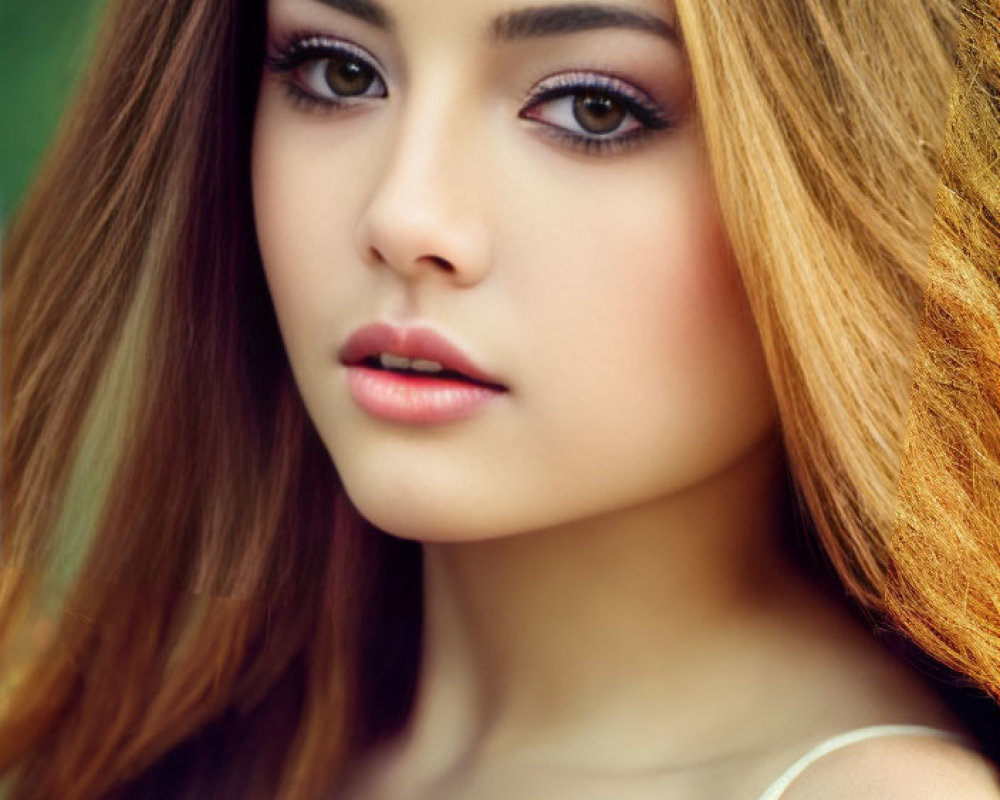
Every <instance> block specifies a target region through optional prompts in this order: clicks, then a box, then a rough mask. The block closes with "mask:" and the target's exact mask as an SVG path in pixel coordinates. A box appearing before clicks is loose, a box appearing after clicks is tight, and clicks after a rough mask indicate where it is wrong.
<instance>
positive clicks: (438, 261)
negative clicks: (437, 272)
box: [427, 256, 455, 272]
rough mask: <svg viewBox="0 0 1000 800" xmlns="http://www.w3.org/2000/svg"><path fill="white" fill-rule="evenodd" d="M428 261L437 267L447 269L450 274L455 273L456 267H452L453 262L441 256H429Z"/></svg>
mask: <svg viewBox="0 0 1000 800" xmlns="http://www.w3.org/2000/svg"><path fill="white" fill-rule="evenodd" d="M427 259H428V260H429V261H431V262H433V263H434V265H435V266H438V267H441V268H442V269H445V270H447V271H448V272H454V271H455V267H453V266H452V265H451V262H450V261H448V260H446V259H444V258H441V256H427Z"/></svg>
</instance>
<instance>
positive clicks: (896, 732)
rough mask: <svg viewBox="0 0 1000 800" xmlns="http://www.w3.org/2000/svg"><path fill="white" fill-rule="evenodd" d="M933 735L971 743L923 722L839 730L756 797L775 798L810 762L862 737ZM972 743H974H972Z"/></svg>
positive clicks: (961, 742) (859, 740)
mask: <svg viewBox="0 0 1000 800" xmlns="http://www.w3.org/2000/svg"><path fill="white" fill-rule="evenodd" d="M914 735H917V736H936V737H938V738H940V739H951V740H952V741H955V742H958V743H960V744H965V745H967V746H970V745H972V743H971V742H969V740H968V739H966V738H965V737H963V736H959V735H958V734H955V733H951V732H950V731H943V730H940V729H938V728H931V727H928V726H926V725H875V726H872V727H870V728H858V729H857V730H853V731H848V732H847V733H841V734H839V735H837V736H833V737H831V738H829V739H827V740H826V741H825V742H821V743H820V744H818V745H816V747H814V748H813V749H812V750H810V751H809V752H808V753H806V754H805V755H804V756H802V758H800V759H799V760H798V761H796V762H795V763H794V764H792V766H790V767H789V768H788V769H787V770H785V772H784V773H782V775H781V777H779V778H778V780H776V781H775V782H774V783H772V784H771V785H770V786H769V787H768V788H767V791H766V792H764V794H762V795H761V796H760V800H778V798H780V797H781V795H782V794H784V792H785V789H787V788H788V786H789V784H791V782H792V781H793V780H795V779H796V778H797V777H799V775H801V774H802V772H803V770H805V769H806V767H808V766H809V765H810V764H812V763H813V762H814V761H817V760H818V759H820V758H822V757H823V756H825V755H827V754H828V753H832V752H833V751H834V750H839V749H840V748H842V747H847V746H848V745H851V744H854V743H855V742H863V741H864V740H865V739H874V738H876V737H878V736H914ZM973 746H974V745H973Z"/></svg>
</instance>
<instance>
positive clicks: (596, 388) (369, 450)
mask: <svg viewBox="0 0 1000 800" xmlns="http://www.w3.org/2000/svg"><path fill="white" fill-rule="evenodd" d="M557 5H558V4H557V3H555V2H551V0H546V1H545V2H540V3H538V4H536V5H534V6H533V8H547V9H550V10H551V9H553V8H555V7H556V6H557ZM361 7H362V4H359V3H351V4H349V5H345V4H343V3H337V2H333V0H331V1H330V2H321V0H271V2H270V3H269V6H268V16H269V32H268V38H269V44H268V48H269V55H270V56H271V58H272V59H274V58H278V57H279V52H280V50H281V49H282V48H285V49H286V50H287V48H288V46H289V44H293V43H295V42H299V43H300V44H299V47H300V48H301V47H302V46H303V45H302V42H306V43H307V44H308V46H309V47H311V48H313V51H315V50H316V49H317V48H320V50H321V52H313V51H311V52H310V54H309V58H308V59H307V60H305V61H304V62H303V63H300V64H297V65H296V66H294V68H293V67H292V66H291V65H290V64H288V63H284V65H283V67H282V68H281V69H279V70H275V69H271V68H265V70H264V74H263V76H262V82H261V90H260V103H259V108H258V116H257V121H256V128H255V131H254V151H253V185H254V206H255V213H256V221H257V230H258V237H259V242H260V247H261V254H262V257H263V261H264V265H265V270H266V273H267V279H268V282H269V286H270V289H271V293H272V298H273V301H274V305H275V309H276V312H277V316H278V321H279V324H280V327H281V332H282V336H283V339H284V342H285V346H286V349H287V352H288V356H289V359H290V362H291V365H292V369H293V371H294V374H295V377H296V381H297V383H298V386H299V389H300V392H301V394H302V398H303V400H304V402H305V405H306V407H307V409H308V411H309V414H310V416H311V418H312V420H313V422H314V424H315V426H316V428H317V430H318V432H319V435H320V436H321V438H322V440H323V442H324V443H325V445H326V447H327V448H328V450H329V452H330V455H331V457H332V459H333V461H334V463H335V465H336V467H337V470H338V472H339V474H340V475H341V477H342V479H343V481H344V484H345V487H346V488H347V491H348V493H349V495H350V497H351V499H352V500H353V502H354V503H355V504H356V506H357V507H358V509H359V510H360V512H361V513H362V514H364V515H365V516H366V517H367V518H368V519H369V520H371V521H372V522H373V523H374V524H376V525H378V526H379V527H381V528H382V529H384V530H385V531H387V532H389V533H391V534H393V535H396V536H400V537H405V538H409V539H414V540H418V541H421V542H423V543H424V552H425V592H426V597H425V599H426V616H425V648H424V658H423V661H422V667H421V674H420V679H419V686H418V695H417V702H416V707H415V709H414V713H413V715H412V718H411V720H410V724H409V725H408V727H407V728H406V730H405V731H404V732H403V733H402V734H401V735H400V736H399V737H398V738H397V739H396V740H394V741H393V742H391V743H390V744H389V745H388V746H387V747H385V748H383V749H381V750H379V751H378V752H376V753H374V754H373V755H372V757H371V759H370V760H369V762H368V764H367V765H364V766H363V767H361V768H359V770H358V773H357V775H356V779H355V781H354V783H353V785H352V790H351V795H350V796H351V797H352V798H355V800H361V799H362V798H389V797H391V798H393V799H394V800H406V799H407V798H420V797H426V798H437V799H440V800H445V799H446V798H452V797H454V798H464V799H465V800H469V799H470V798H471V799H479V798H493V797H497V798H500V797H502V798H509V797H513V796H517V797H523V798H534V797H538V798H542V797H546V798H551V797H555V796H558V797H570V796H572V797H577V798H611V797H614V798H620V797H622V796H623V794H622V792H623V791H627V793H628V794H627V796H628V797H630V798H631V797H634V798H645V797H658V798H678V800H682V799H686V798H708V797H712V798H727V797H732V798H744V797H745V798H750V800H752V798H754V797H756V796H757V795H758V794H759V793H760V792H761V791H763V789H764V788H765V787H766V786H767V784H768V783H769V782H770V781H771V780H772V779H773V778H774V777H776V775H777V774H778V773H780V772H781V771H782V770H783V769H784V767H785V766H787V765H788V763H790V762H791V761H792V760H794V758H796V757H797V756H798V755H800V754H801V753H802V752H803V751H804V749H806V748H807V747H808V745H810V744H814V743H816V742H817V741H819V740H820V739H822V738H824V737H825V736H829V735H832V734H834V733H838V732H840V731H842V730H845V729H847V728H851V727H856V726H861V725H869V724H879V723H896V722H914V723H924V724H931V725H940V726H944V727H955V723H954V722H953V721H952V720H951V719H950V718H949V717H948V715H947V713H946V712H945V711H944V710H943V709H942V708H941V707H940V706H939V704H938V702H937V700H936V698H934V697H933V696H932V695H930V694H929V693H928V692H927V690H926V689H924V687H922V686H921V685H920V684H919V683H918V682H917V681H916V680H915V679H914V678H912V677H911V676H910V675H909V673H908V672H906V671H905V670H904V669H903V668H901V667H900V666H899V665H898V664H896V663H895V662H894V661H892V660H891V659H889V658H888V657H887V656H885V655H884V654H883V653H882V652H881V650H880V649H879V647H878V646H877V645H876V644H875V643H874V642H872V641H871V640H870V639H869V637H868V635H867V634H866V633H865V632H864V631H861V630H859V629H858V628H857V627H856V626H855V624H854V623H853V622H851V621H850V619H849V618H848V616H847V615H846V614H845V613H844V612H843V611H842V610H841V609H839V608H838V607H837V606H836V605H835V604H833V603H831V602H830V601H828V600H827V599H826V598H825V597H824V596H823V595H821V594H820V592H819V591H818V590H817V589H816V588H815V587H814V586H813V585H812V584H811V583H810V582H809V581H807V580H805V579H803V578H802V577H801V576H799V575H798V574H797V573H796V572H795V570H794V569H793V568H792V567H791V566H790V565H789V564H788V563H786V561H785V559H784V557H783V555H782V553H781V550H780V548H779V546H778V533H779V531H780V529H781V526H782V525H783V524H784V520H783V518H782V515H781V508H782V505H781V502H780V501H781V494H780V492H781V471H782V467H783V462H782V453H781V449H780V445H779V443H778V442H779V438H778V430H777V414H776V410H775V400H774V397H773V393H772V390H771V386H770V382H769V379H768V374H767V370H766V367H765V364H764V360H763V357H762V354H761V348H760V343H759V340H758V336H757V332H756V328H755V326H754V322H753V319H752V316H751V314H750V312H749V309H748V306H747V302H746V298H745V295H744V293H743V289H742V286H741V283H740V279H739V275H738V272H737V269H736V265H735V264H734V262H733V258H732V256H731V254H730V252H729V249H728V246H727V242H726V236H725V231H724V229H723V226H722V224H721V220H720V216H719V211H718V205H717V197H716V194H715V189H714V186H713V184H712V180H711V176H710V172H709V168H708V162H707V157H706V154H705V151H704V147H703V143H702V138H701V132H700V125H699V120H698V117H697V112H696V106H695V103H694V96H693V89H692V85H691V78H690V74H689V70H688V65H687V62H686V58H685V54H684V49H683V45H682V44H681V43H680V41H679V39H678V38H676V37H674V36H671V35H669V33H665V31H667V30H668V29H669V27H670V25H672V11H673V9H672V8H670V7H669V6H667V5H666V4H664V3H661V2H653V0H629V2H628V3H626V4H624V5H622V6H619V7H620V8H626V9H628V10H630V11H633V12H636V13H638V14H642V15H644V19H647V20H648V19H653V18H655V19H658V20H660V21H661V24H660V25H659V26H658V27H659V32H657V31H655V30H650V29H649V28H650V26H648V25H647V26H645V29H643V28H641V27H637V26H630V27H600V28H592V29H589V30H585V31H575V32H562V33H558V34H553V33H551V32H550V33H548V34H546V35H539V36H532V37H526V38H517V39H516V40H503V41H496V37H491V36H490V35H489V33H490V31H491V30H496V27H497V25H496V21H497V20H498V19H500V18H502V17H503V15H505V14H508V13H509V12H511V11H514V10H516V8H518V7H515V6H513V5H511V4H510V0H406V1H405V2H404V1H403V0H383V3H382V4H381V5H380V6H379V9H380V10H381V12H383V13H381V14H375V15H373V14H368V15H363V14H362V15H359V13H352V9H353V11H354V12H357V11H358V9H359V8H361ZM362 17H365V18H362ZM317 43H319V44H317ZM345 43H346V44H345ZM331 48H333V50H334V52H330V49H331ZM338 49H339V51H341V54H340V55H338V54H337V50H338ZM345 50H346V54H344V53H343V51H345ZM331 58H332V59H340V61H339V62H337V63H334V64H333V65H332V68H330V69H328V67H331V62H330V61H328V60H324V59H331ZM286 62H287V59H286ZM330 76H332V78H331V77H330ZM331 80H332V82H331ZM594 80H598V81H601V82H602V84H601V88H599V89H596V90H595V89H593V88H591V89H587V88H586V87H583V88H580V87H579V84H581V83H582V84H587V83H589V82H593V81H594ZM568 84H573V85H574V88H566V87H567V85H568ZM553 85H558V86H560V87H561V88H562V89H565V91H564V93H563V96H560V97H552V96H549V98H548V99H547V100H545V102H544V103H535V102H533V101H532V100H531V98H532V97H535V96H536V95H535V94H534V93H535V91H536V90H537V89H542V88H546V87H551V86H553ZM337 90H339V91H341V92H342V93H343V92H344V91H347V92H350V93H352V94H350V96H346V97H343V98H342V102H343V103H344V105H340V106H338V107H333V108H331V107H328V106H324V105H323V104H322V100H323V99H324V98H329V97H331V96H334V95H333V92H334V91H337ZM609 91H610V92H612V94H611V95H610V96H609ZM588 92H590V93H591V94H592V96H591V99H590V100H589V101H587V102H585V103H584V104H583V105H584V109H583V112H582V113H578V112H579V108H580V103H579V102H577V104H576V108H577V112H574V101H581V100H582V98H581V95H583V96H586V95H587V93H588ZM621 92H624V93H625V94H626V95H627V96H630V97H638V98H641V99H642V103H643V104H644V105H645V106H646V107H647V109H651V111H650V113H652V114H653V116H654V117H657V118H660V119H661V121H668V122H669V124H667V125H666V126H665V127H662V128H660V129H649V130H648V135H646V136H644V137H642V138H641V139H634V140H632V141H631V142H630V143H629V144H627V145H626V146H623V147H620V148H618V149H615V150H611V151H598V150H595V149H594V148H595V145H594V144H593V143H591V144H590V145H588V146H573V145H572V144H571V141H578V140H579V138H580V137H583V138H587V139H591V140H594V139H597V140H600V139H616V140H618V139H621V140H624V139H625V138H626V137H628V136H630V135H631V134H632V133H633V132H634V131H637V130H640V129H644V128H646V127H647V126H646V125H645V124H644V122H643V121H642V120H640V118H639V117H640V116H642V118H643V119H645V120H646V121H647V122H648V121H649V119H650V118H651V117H649V116H648V115H645V114H639V113H632V111H630V110H629V106H627V105H622V101H621V99H620V98H619V97H616V96H615V95H616V94H618V93H621ZM303 93H305V95H306V99H305V100H304V99H303ZM595 93H596V95H597V96H596V97H595V96H594V94H595ZM317 101H320V102H317ZM588 103H589V105H588ZM588 109H589V110H590V111H594V110H595V109H596V111H595V113H594V114H590V115H588ZM602 111H603V116H602V114H601V112H602ZM595 119H596V121H597V123H599V124H598V125H597V128H598V129H600V123H602V122H603V123H607V121H608V120H609V119H610V120H611V121H612V122H614V121H616V120H617V121H618V123H619V124H618V127H614V128H612V127H610V126H609V127H608V128H607V129H606V130H609V132H607V133H600V134H595V133H594V129H595V125H594V124H593V123H594V122H595ZM588 125H589V128H588V127H587V126H588ZM567 134H569V135H575V136H576V137H578V138H577V140H569V139H567V138H565V137H566V135H567ZM560 137H561V138H560ZM373 321H382V322H389V323H393V324H398V325H410V324H419V325H423V326H427V327H430V328H432V329H434V330H435V331H438V332H439V333H442V334H444V335H445V336H447V337H448V338H449V339H451V340H452V341H453V342H455V343H456V344H458V345H459V346H460V347H461V348H462V349H463V350H464V351H465V353H466V354H468V355H469V356H470V357H471V358H472V359H473V360H474V361H475V362H476V363H477V364H479V366H481V367H482V368H484V369H485V370H487V371H488V372H490V373H492V374H493V375H495V376H497V377H498V379H499V380H500V381H502V382H503V383H504V384H505V385H506V386H507V387H508V388H509V392H507V393H506V394H504V395H502V396H499V397H497V398H495V399H494V400H493V401H491V403H490V404H489V405H488V406H486V407H485V408H483V409H481V410H480V412H479V413H478V414H476V415H475V416H474V417H472V418H469V419H466V420H462V421H460V422H452V423H447V424H440V425H432V426H426V425H424V426H420V425H406V424H401V423H393V422H387V421H385V420H383V419H379V418H376V417H373V416H371V415H369V414H367V413H366V412H365V411H364V410H363V409H361V408H360V407H358V406H357V405H356V404H355V403H354V401H353V400H352V399H351V397H350V395H349V393H348V391H347V385H346V380H345V370H344V368H343V367H342V366H341V365H340V364H338V361H337V351H338V349H339V348H340V347H341V346H342V345H343V343H344V342H345V341H346V340H347V338H348V336H349V335H350V334H351V333H352V332H353V331H354V330H356V329H357V328H358V327H359V326H361V325H363V324H365V323H369V322H373ZM969 796H970V797H971V796H973V795H969Z"/></svg>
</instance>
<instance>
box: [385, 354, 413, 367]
mask: <svg viewBox="0 0 1000 800" xmlns="http://www.w3.org/2000/svg"><path fill="white" fill-rule="evenodd" d="M378 360H379V363H380V364H381V365H382V366H383V367H385V368H386V369H408V368H409V366H410V359H408V358H404V357H403V356H394V355H390V354H389V353H382V354H381V355H379V357H378Z"/></svg>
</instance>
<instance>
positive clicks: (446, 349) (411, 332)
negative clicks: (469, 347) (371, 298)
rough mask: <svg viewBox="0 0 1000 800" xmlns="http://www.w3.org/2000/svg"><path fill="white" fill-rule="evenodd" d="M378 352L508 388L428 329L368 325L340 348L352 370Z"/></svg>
mask: <svg viewBox="0 0 1000 800" xmlns="http://www.w3.org/2000/svg"><path fill="white" fill-rule="evenodd" d="M379 353H392V354H393V355H397V356H405V357H406V358H411V359H416V358H421V359H427V360H428V361H437V362H438V363H440V364H441V366H443V367H444V368H445V369H446V370H451V371H453V372H459V373H461V374H462V375H465V376H466V377H469V378H472V379H473V380H475V381H478V382H479V383H483V384H487V385H488V386H490V387H492V388H494V389H497V390H503V389H504V388H505V387H504V386H503V385H502V384H501V383H500V382H499V381H498V380H497V379H496V378H494V377H493V376H492V375H488V374H487V373H485V372H484V371H483V370H481V369H480V368H479V367H477V366H476V365H475V364H473V363H472V361H470V360H469V358H468V357H466V355H465V354H464V353H462V351H461V350H459V349H458V348H457V347H456V346H455V345H453V344H452V343H451V342H449V341H448V340H447V339H445V338H444V337H443V336H440V335H439V334H437V333H435V332H434V331H432V330H430V329H428V328H394V327H392V326H391V325H385V324H383V323H374V324H371V325H365V326H363V327H361V328H359V329H358V330H356V331H355V332H354V333H353V334H351V336H350V338H349V339H348V340H347V342H346V343H345V344H344V346H343V347H342V348H341V349H340V353H339V356H340V363H341V364H344V365H345V366H349V367H352V366H360V365H361V362H362V361H364V360H365V359H366V358H368V357H369V356H377V355H378V354H379Z"/></svg>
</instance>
